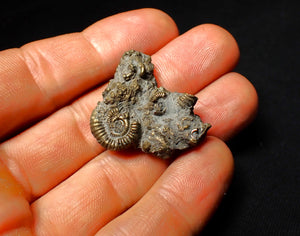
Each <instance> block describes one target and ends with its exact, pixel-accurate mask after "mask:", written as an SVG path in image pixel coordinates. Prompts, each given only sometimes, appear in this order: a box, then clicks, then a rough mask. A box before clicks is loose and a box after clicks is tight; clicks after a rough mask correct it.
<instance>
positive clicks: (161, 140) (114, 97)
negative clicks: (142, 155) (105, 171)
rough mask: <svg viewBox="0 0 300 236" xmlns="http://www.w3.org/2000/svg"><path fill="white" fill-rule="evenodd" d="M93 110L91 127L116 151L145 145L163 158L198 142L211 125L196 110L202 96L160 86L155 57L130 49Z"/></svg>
mask: <svg viewBox="0 0 300 236" xmlns="http://www.w3.org/2000/svg"><path fill="white" fill-rule="evenodd" d="M102 95H103V101H102V102H98V104H97V106H96V108H95V109H94V110H93V112H92V115H91V119H90V126H91V131H92V134H93V135H94V136H95V138H96V139H97V141H98V142H99V143H100V144H101V145H102V146H103V147H105V148H107V149H110V150H122V149H126V148H130V147H133V148H140V149H142V150H143V151H144V152H146V153H152V154H154V155H156V156H158V157H160V158H163V159H165V158H168V157H170V156H171V155H172V154H173V153H174V151H176V150H183V149H186V148H188V147H190V146H195V145H197V144H198V143H199V142H200V141H201V140H202V138H203V137H204V136H205V134H206V132H207V130H208V129H209V128H210V127H211V125H210V124H208V123H203V122H202V121H201V119H200V117H199V116H197V115H195V114H194V113H193V106H194V105H195V103H196V101H197V97H195V96H193V95H190V94H187V93H177V92H173V93H171V92H169V91H168V90H166V89H164V88H163V87H160V88H158V87H157V84H156V81H155V77H154V76H153V64H152V63H151V57H150V56H148V55H145V54H143V53H141V52H137V51H134V50H131V51H128V52H126V53H125V54H124V55H123V56H122V58H121V61H120V64H119V65H118V67H117V70H116V72H115V75H114V78H113V79H112V80H110V82H109V84H108V86H107V88H106V89H105V91H104V92H103V94H102Z"/></svg>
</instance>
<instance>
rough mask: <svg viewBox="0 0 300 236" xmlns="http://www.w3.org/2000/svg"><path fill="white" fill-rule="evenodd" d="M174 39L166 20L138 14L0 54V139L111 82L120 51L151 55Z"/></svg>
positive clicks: (155, 13) (148, 12) (152, 12)
mask: <svg viewBox="0 0 300 236" xmlns="http://www.w3.org/2000/svg"><path fill="white" fill-rule="evenodd" d="M177 35H178V31H177V28H176V25H175V23H174V22H173V20H172V19H171V18H170V17H169V16H168V15H166V14H165V13H163V12H161V11H159V10H154V9H141V10H135V11H130V12H125V13H121V14H118V15H115V16H112V17H108V18H105V19H103V20H101V21H99V22H97V23H95V24H94V25H92V26H90V27H89V28H87V29H86V30H84V31H83V32H81V33H73V34H67V35H63V36H59V37H55V38H50V39H44V40H40V41H36V42H33V43H30V44H27V45H25V46H23V47H22V48H20V49H9V50H5V51H2V52H0V140H1V139H2V140H3V139H4V137H5V136H7V135H8V134H9V133H11V132H12V131H14V130H16V129H17V128H20V127H21V126H22V125H26V124H28V123H31V122H33V121H34V120H37V119H39V118H41V117H43V116H45V115H47V114H49V113H51V112H53V111H55V110H56V109H58V108H59V107H61V106H63V105H65V104H67V103H69V102H70V101H72V100H73V99H74V98H76V97H77V96H79V95H80V94H82V93H84V92H85V91H86V90H88V89H90V88H92V87H93V86H95V85H96V84H98V83H102V82H104V81H105V80H106V79H108V78H109V77H112V75H113V73H114V70H115V67H116V66H117V64H118V61H119V58H120V56H121V55H122V54H123V53H124V51H126V50H129V49H136V50H139V51H143V52H145V53H147V54H152V53H154V52H155V51H157V50H158V49H160V48H161V47H162V46H163V45H165V44H166V43H168V42H169V41H170V40H172V39H173V38H174V37H176V36H177Z"/></svg>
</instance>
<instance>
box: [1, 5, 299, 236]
mask: <svg viewBox="0 0 300 236" xmlns="http://www.w3.org/2000/svg"><path fill="white" fill-rule="evenodd" d="M297 5H298V4H297V1H269V2H268V1H233V0H227V1H219V2H217V1H188V0H186V1H175V0H173V1H163V0H160V1H152V2H151V1H149V2H147V3H145V2H142V1H133V0H132V1H128V2H126V1H101V0H98V1H91V0H85V1H79V2H77V1H75V2H70V3H67V2H63V1H40V0H39V1H38V0H36V1H9V2H8V3H6V4H5V5H3V3H1V7H0V13H1V14H0V49H1V50H2V49H7V48H11V47H19V46H22V45H23V44H25V43H28V42H30V41H33V40H37V39H42V38H46V37H50V36H55V35H58V34H63V33H69V32H75V31H81V30H83V29H84V28H85V27H87V26H88V25H90V24H92V23H94V22H95V21H97V20H99V19H101V18H104V17H106V16H110V15H112V14H115V13H119V12H122V11H126V10H131V9H137V8H142V7H153V8H158V9H161V10H163V11H165V12H166V13H168V14H169V15H170V16H171V17H173V19H174V20H175V22H176V23H177V25H178V27H179V30H180V33H184V32H185V31H187V30H189V29H190V28H192V27H193V26H196V25H198V24H202V23H215V24H218V25H220V26H222V27H224V28H226V29H227V30H228V31H229V32H231V33H232V34H233V36H234V37H235V38H236V39H237V41H238V44H239V46H240V51H241V59H240V63H239V64H238V66H237V68H236V69H235V71H237V72H239V73H241V74H243V75H245V76H246V77H247V78H248V79H249V80H250V81H251V82H252V83H253V84H254V86H255V87H256V89H257V92H258V95H259V99H260V105H259V111H258V115H257V118H256V120H255V121H254V122H253V123H252V124H251V125H250V126H249V127H248V128H246V129H245V130H244V131H243V132H241V133H240V134H239V135H238V136H236V137H235V138H234V139H232V140H231V141H229V142H228V145H229V146H230V148H231V150H232V152H233V154H234V158H235V174H234V178H233V182H232V184H231V186H230V188H229V190H228V192H227V194H226V195H225V196H224V199H223V201H222V203H221V205H220V207H219V209H218V210H217V212H216V213H215V214H214V216H213V217H212V219H211V221H210V222H209V223H208V225H207V226H206V228H205V229H204V231H203V232H202V235H300V223H299V222H300V191H299V190H300V161H299V158H300V148H299V146H300V143H299V142H300V138H299V136H300V135H299V132H300V129H299V108H300V79H299V66H300V65H299V59H298V57H297V56H299V42H300V37H299V31H300V17H299V16H300V14H299V7H297Z"/></svg>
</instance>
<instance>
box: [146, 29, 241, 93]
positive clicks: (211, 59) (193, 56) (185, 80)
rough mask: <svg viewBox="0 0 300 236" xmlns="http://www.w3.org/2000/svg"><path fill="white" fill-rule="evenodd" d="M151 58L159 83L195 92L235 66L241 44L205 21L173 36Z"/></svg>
mask: <svg viewBox="0 0 300 236" xmlns="http://www.w3.org/2000/svg"><path fill="white" fill-rule="evenodd" d="M152 58H153V62H154V65H155V77H156V78H157V79H158V84H159V85H160V86H163V87H165V88H167V89H168V90H170V91H176V92H188V93H196V92H197V91H198V90H200V89H202V88H203V87H205V86H207V85H208V84H209V83H211V82H212V81H214V80H216V79H217V78H219V77H220V76H222V75H223V74H225V73H228V72H229V71H231V70H232V69H233V68H234V67H235V65H236V64H237V62H238V59H239V48H238V45H237V42H236V41H235V39H234V38H233V36H232V35H231V34H230V33H229V32H228V31H227V30H225V29H223V28H222V27H220V26H217V25H212V24H204V25H199V26H196V27H194V28H192V29H191V30H189V31H187V32H186V33H184V34H182V35H180V36H179V37H177V38H176V39H174V40H172V41H171V42H170V43H168V44H167V45H166V46H165V47H163V48H162V49H160V50H159V51H158V52H157V53H155V55H153V57H152Z"/></svg>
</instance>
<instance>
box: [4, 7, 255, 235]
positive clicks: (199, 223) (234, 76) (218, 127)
mask: <svg viewBox="0 0 300 236" xmlns="http://www.w3.org/2000/svg"><path fill="white" fill-rule="evenodd" d="M130 49H135V50H138V51H141V52H143V53H146V54H149V55H152V59H153V64H154V66H155V72H154V75H155V77H156V79H157V82H158V85H159V86H163V87H165V88H166V89H168V90H170V91H177V92H187V93H191V94H195V95H196V96H197V97H198V98H199V99H198V102H197V104H196V106H195V109H194V112H195V113H196V114H198V115H200V117H201V118H202V120H203V121H204V122H209V123H211V124H212V128H211V129H210V130H209V132H208V136H207V138H206V140H205V141H204V142H203V143H202V144H201V145H199V146H197V147H195V148H192V149H190V150H188V151H186V152H184V153H183V154H182V155H181V156H179V157H178V158H177V159H175V160H174V161H172V162H167V161H164V160H161V159H158V158H156V157H153V156H151V155H147V154H144V153H141V152H140V151H135V150H130V151H124V152H113V151H106V150H104V148H102V147H101V146H100V145H99V144H98V143H97V141H96V140H95V139H94V137H93V136H92V134H91V132H90V128H89V117H90V114H91V111H92V110H93V108H94V107H95V105H96V103H97V101H98V100H101V99H102V97H101V94H102V91H103V90H104V88H105V86H106V82H107V81H108V79H109V78H112V77H113V73H114V71H115V69H116V66H117V64H118V62H119V60H120V57H121V55H122V54H123V53H124V52H125V51H127V50H130ZM238 59H239V49H238V46H237V43H236V41H235V40H234V38H233V37H232V36H231V35H230V34H229V33H228V32H227V31H226V30H224V29H222V28H220V27H219V26H216V25H210V24H204V25H200V26H197V27H195V28H193V29H191V30H189V31H188V32H186V33H184V34H182V35H180V36H179V35H178V30H177V27H176V25H175V23H174V22H173V20H172V19H171V18H170V17H169V16H168V15H166V14H165V13H163V12H161V11H159V10H155V9H140V10H134V11H130V12H125V13H121V14H117V15H114V16H111V17H108V18H105V19H103V20H100V21H99V22H97V23H95V24H93V25H92V26H90V27H88V28H87V29H85V30H84V31H83V32H80V33H73V34H67V35H62V36H58V37H54V38H50V39H44V40H39V41H36V42H32V43H29V44H26V45H24V46H23V47H21V48H18V49H8V50H4V51H2V52H0V139H1V141H2V142H1V144H0V234H5V235H63V234H66V233H67V234H68V235H95V234H96V235H131V236H132V235H190V234H192V233H194V232H196V231H199V230H201V229H202V228H203V227H204V226H205V224H206V222H207V220H208V219H209V217H210V215H211V214H212V213H213V212H214V210H215V209H216V207H217V205H218V202H219V201H220V199H221V198H222V196H223V194H224V192H225V191H226V189H227V187H228V185H229V183H230V179H231V176H232V173H233V158H232V154H231V152H230V150H229V149H228V147H227V146H226V144H225V143H224V141H226V140H228V139H229V138H231V137H232V136H233V135H235V134H236V133H237V132H239V131H240V130H241V129H242V128H244V127H245V126H246V125H247V124H249V122H251V120H252V119H253V117H254V116H255V113H256V109H257V103H258V99H257V94H256V91H255V89H254V88H253V86H252V85H251V83H250V82H249V81H248V80H247V79H246V78H245V77H243V76H242V75H240V74H238V73H233V72H230V71H231V70H232V69H233V68H234V66H235V65H236V63H237V61H238ZM21 131H22V132H21Z"/></svg>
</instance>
